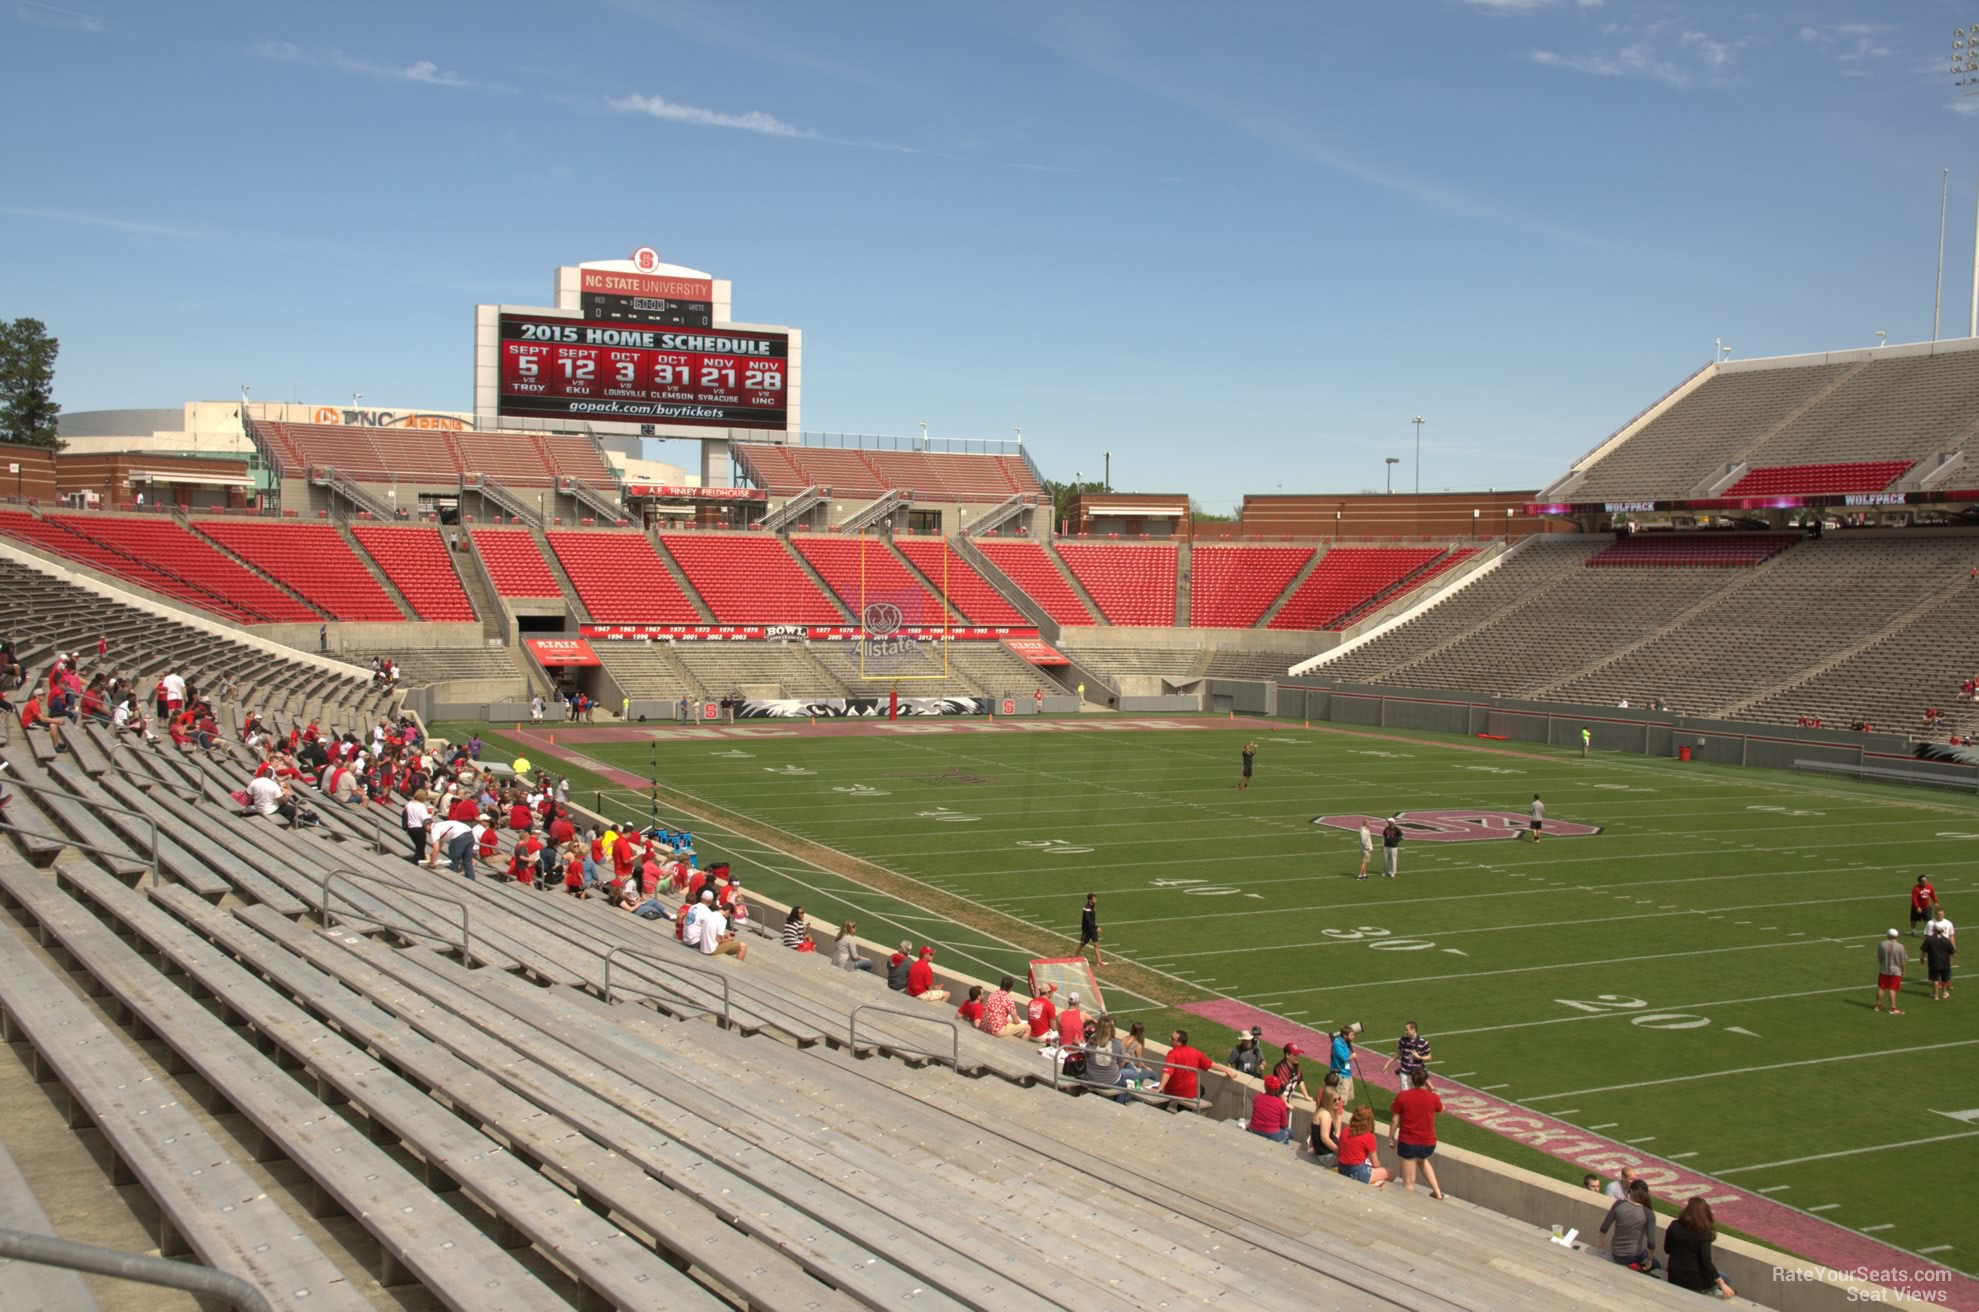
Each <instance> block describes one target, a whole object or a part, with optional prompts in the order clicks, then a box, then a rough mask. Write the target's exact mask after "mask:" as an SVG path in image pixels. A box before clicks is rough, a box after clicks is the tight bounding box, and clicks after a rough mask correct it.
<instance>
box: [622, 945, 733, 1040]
mask: <svg viewBox="0 0 1979 1312" xmlns="http://www.w3.org/2000/svg"><path fill="white" fill-rule="evenodd" d="M620 953H624V954H625V955H626V956H628V957H638V958H640V959H642V960H645V961H658V962H661V963H662V964H665V965H668V966H671V967H672V968H673V969H675V970H685V971H688V972H690V973H692V974H695V975H712V976H714V977H715V979H716V980H718V981H719V982H720V983H721V986H722V1009H721V1025H722V1028H723V1029H731V1028H733V1026H734V1019H733V1018H732V1017H731V1016H730V1014H729V987H728V976H727V975H724V974H723V973H722V972H721V971H719V970H712V969H710V968H708V967H707V966H689V965H684V964H682V963H681V962H678V961H669V960H667V959H666V958H664V957H662V956H661V955H660V954H659V953H657V952H648V951H646V950H645V949H644V948H635V947H629V946H627V945H626V944H623V943H621V944H619V945H618V946H617V947H615V948H613V949H611V950H610V951H609V952H607V953H605V1001H606V1002H610V1001H611V1000H612V958H613V957H616V956H618V955H619V954H620ZM626 992H627V993H635V994H643V995H644V996H646V997H660V996H668V997H677V998H685V999H687V1000H688V1001H689V1002H699V1001H700V1000H701V999H700V998H699V997H698V996H696V995H695V994H692V993H689V992H687V990H685V989H683V988H679V987H677V986H675V987H671V988H670V987H668V986H667V985H665V984H662V985H661V986H660V988H659V990H658V991H654V990H651V989H627V990H626Z"/></svg>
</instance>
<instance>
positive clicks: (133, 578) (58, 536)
mask: <svg viewBox="0 0 1979 1312" xmlns="http://www.w3.org/2000/svg"><path fill="white" fill-rule="evenodd" d="M67 518H68V517H67V516H55V517H51V518H48V519H42V518H39V517H38V516H35V515H31V514H29V513H28V512H27V511H25V510H0V534H4V535H6V536H7V537H10V538H12V539H14V540H15V541H16V542H24V543H27V544H29V545H30V546H37V547H40V548H41V549H42V550H44V551H50V552H53V553H54V554H56V555H58V556H62V557H65V558H66V559H69V560H73V561H75V562H76V563H77V564H80V565H88V566H89V567H90V568H92V569H95V570H100V571H101V572H103V573H105V574H108V575H110V576H111V577H113V578H118V579H123V580H125V581H126V582H128V583H130V584H132V585H133V586H135V587H136V588H138V589H140V590H141V591H145V592H155V593H157V594H158V595H159V596H161V597H170V598H173V599H174V600H177V601H182V602H185V603H186V604H187V605H191V606H197V607H199V608H200V609H202V610H205V611H209V612H211V613H212V614H214V615H218V616H220V617H221V618H222V619H228V620H232V621H234V622H235V623H236V624H259V623H261V622H263V621H265V620H266V619H268V618H269V617H268V616H266V615H258V614H256V613H255V612H253V611H252V610H249V609H247V608H246V607H244V606H241V605H239V604H236V603H235V602H234V601H233V600H231V599H229V598H228V597H227V596H226V595H225V594H220V593H213V592H209V591H206V590H205V589H203V588H200V587H197V586H195V585H194V584H193V583H191V582H190V581H188V580H187V579H184V578H181V577H179V576H178V575H176V574H173V573H170V572H168V571H166V570H163V569H159V568H156V567H154V566H152V565H148V564H146V563H145V562H144V561H143V560H139V559H135V558H133V557H131V556H127V555H125V554H123V553H122V552H120V551H117V550H115V549H114V548H112V547H109V546H107V545H105V544H104V543H101V542H98V541H97V540H96V539H95V538H91V537H85V536H84V535H83V534H81V533H79V532H71V531H70V530H69V529H68V528H66V527H64V523H65V521H66V519H67Z"/></svg>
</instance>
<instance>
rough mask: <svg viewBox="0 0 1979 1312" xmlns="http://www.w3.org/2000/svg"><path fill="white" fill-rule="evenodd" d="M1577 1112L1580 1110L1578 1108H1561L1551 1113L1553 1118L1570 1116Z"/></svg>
mask: <svg viewBox="0 0 1979 1312" xmlns="http://www.w3.org/2000/svg"><path fill="white" fill-rule="evenodd" d="M1579 1110H1580V1108H1578V1107H1562V1108H1560V1109H1559V1110H1558V1111H1556V1112H1554V1113H1553V1115H1555V1116H1572V1115H1573V1114H1574V1113H1575V1112H1577V1111H1579Z"/></svg>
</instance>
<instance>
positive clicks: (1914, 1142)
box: [1713, 1130, 1979, 1175]
mask: <svg viewBox="0 0 1979 1312" xmlns="http://www.w3.org/2000/svg"><path fill="white" fill-rule="evenodd" d="M1974 1135H1979V1130H1967V1131H1965V1132H1964V1133H1962V1134H1940V1135H1937V1136H1935V1137H1933V1138H1930V1139H1906V1140H1904V1141H1903V1142H1902V1143H1879V1144H1877V1145H1875V1146H1874V1147H1871V1148H1844V1149H1842V1150H1841V1151H1840V1152H1832V1153H1816V1154H1815V1155H1814V1156H1812V1157H1793V1158H1789V1159H1787V1160H1786V1161H1783V1162H1760V1163H1758V1164H1757V1165H1754V1166H1733V1167H1729V1168H1727V1169H1726V1170H1723V1171H1715V1172H1713V1174H1715V1175H1730V1174H1733V1173H1734V1172H1737V1171H1763V1170H1766V1169H1767V1168H1768V1167H1773V1166H1798V1165H1800V1164H1801V1163H1802V1162H1825V1161H1827V1160H1828V1159H1829V1158H1831V1157H1854V1156H1856V1155H1858V1154H1860V1153H1880V1152H1883V1151H1885V1150H1886V1149H1890V1148H1916V1147H1918V1146H1920V1145H1922V1144H1927V1143H1944V1142H1945V1141H1946V1140H1948V1139H1970V1138H1972V1137H1973V1136H1974Z"/></svg>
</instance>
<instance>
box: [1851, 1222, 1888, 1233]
mask: <svg viewBox="0 0 1979 1312" xmlns="http://www.w3.org/2000/svg"><path fill="white" fill-rule="evenodd" d="M1857 1228H1858V1229H1859V1230H1861V1231H1862V1233H1863V1234H1865V1235H1873V1234H1875V1233H1876V1232H1877V1231H1879V1230H1894V1229H1896V1228H1897V1223H1896V1222H1895V1221H1885V1222H1883V1224H1881V1225H1865V1226H1858V1227H1857Z"/></svg>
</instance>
